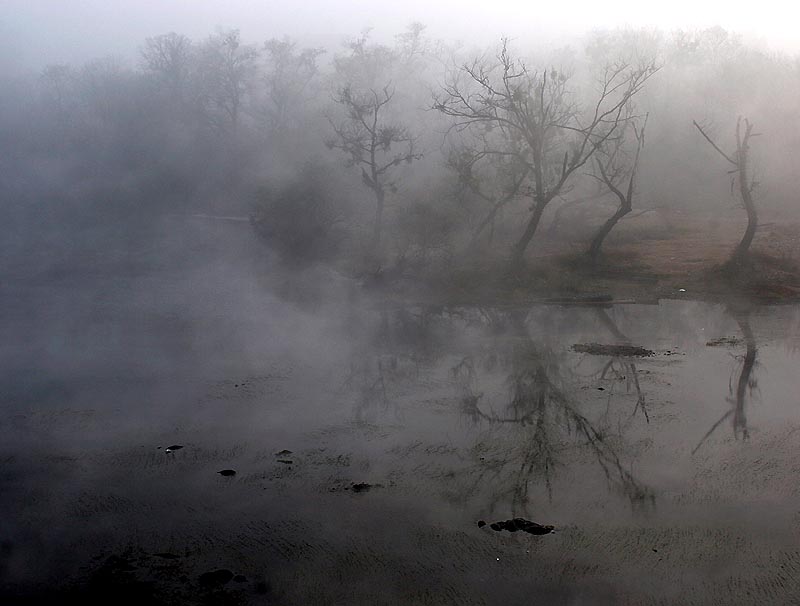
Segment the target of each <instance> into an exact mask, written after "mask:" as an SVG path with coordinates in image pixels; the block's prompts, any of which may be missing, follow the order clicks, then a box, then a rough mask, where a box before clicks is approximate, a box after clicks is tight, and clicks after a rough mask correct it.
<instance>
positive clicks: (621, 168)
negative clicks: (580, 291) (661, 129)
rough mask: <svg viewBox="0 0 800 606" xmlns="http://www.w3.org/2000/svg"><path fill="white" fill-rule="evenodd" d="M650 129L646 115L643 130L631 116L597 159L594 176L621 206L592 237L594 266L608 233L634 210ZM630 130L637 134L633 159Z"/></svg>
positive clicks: (600, 151)
mask: <svg viewBox="0 0 800 606" xmlns="http://www.w3.org/2000/svg"><path fill="white" fill-rule="evenodd" d="M646 126H647V116H646V115H645V117H644V122H643V123H642V126H641V128H640V127H639V126H638V125H637V123H636V120H635V118H632V117H630V116H629V117H628V119H627V120H626V121H625V124H624V125H623V127H622V128H621V129H620V130H621V132H620V134H619V135H618V136H617V137H614V138H613V140H612V139H609V140H607V141H606V145H604V146H603V148H602V149H600V150H598V153H597V154H596V156H595V158H594V165H595V169H596V172H595V173H592V176H593V177H595V178H596V179H598V180H599V181H600V182H601V183H603V184H604V185H605V187H607V188H608V190H609V191H610V192H611V193H613V194H614V195H615V196H616V197H617V199H618V200H619V206H618V207H617V210H616V212H615V213H614V214H613V215H611V216H610V217H609V218H608V219H607V220H606V222H605V223H603V225H602V226H601V227H600V229H598V230H597V233H596V234H595V235H594V237H593V238H592V242H591V244H590V245H589V250H588V251H587V254H588V255H589V258H590V259H591V261H592V262H593V263H594V262H596V261H597V258H598V257H599V256H600V248H601V247H602V246H603V242H604V241H605V239H606V237H607V236H608V234H610V233H611V230H612V229H614V227H615V226H616V225H617V223H619V222H620V220H621V219H622V218H623V217H624V216H625V215H627V214H628V213H630V212H631V210H633V195H634V190H635V183H636V171H637V169H638V168H639V154H640V153H641V151H642V148H643V147H644V130H645V127H646ZM629 131H633V138H634V142H635V151H634V154H633V158H630V156H629V155H628V154H627V153H626V150H625V145H626V139H627V138H628V133H629ZM625 181H627V187H626V186H625V185H624V182H625ZM622 187H625V192H624V193H623V191H622V189H621V188H622Z"/></svg>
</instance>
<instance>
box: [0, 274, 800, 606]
mask: <svg viewBox="0 0 800 606" xmlns="http://www.w3.org/2000/svg"><path fill="white" fill-rule="evenodd" d="M220 263H221V265H220V267H217V266H214V265H213V264H212V265H204V266H202V268H200V269H198V268H195V269H193V270H191V271H184V270H183V269H181V271H177V270H175V269H174V268H169V267H168V268H166V269H164V268H161V269H158V270H153V269H151V270H149V271H146V272H143V273H138V274H135V275H129V276H127V277H126V276H122V277H120V276H116V277H115V278H110V277H107V276H105V277H104V276H100V277H97V276H96V277H91V278H86V279H83V280H80V281H75V280H60V281H59V280H53V279H47V280H41V281H38V282H37V281H27V282H19V283H15V284H6V285H5V287H4V289H3V292H2V301H3V304H4V309H5V310H6V315H5V318H4V320H3V337H4V338H3V343H2V345H0V347H1V348H2V349H1V350H0V351H1V355H2V361H3V368H4V371H3V376H2V384H1V385H0V386H1V388H2V401H3V409H2V410H3V413H2V418H0V538H1V539H2V554H1V555H0V557H1V558H2V560H1V561H2V566H0V584H1V585H0V587H2V591H3V593H5V594H6V595H7V596H10V597H12V598H14V599H20V600H22V599H29V600H31V603H44V602H47V601H58V599H61V597H63V596H65V595H72V596H80V597H81V599H83V600H84V601H89V602H91V601H92V600H97V601H100V600H103V601H107V600H112V601H115V602H116V603H126V602H125V600H126V599H129V600H131V602H132V603H133V602H136V603H225V604H228V603H270V604H273V603H276V604H495V603H496V604H507V603H523V602H524V603H544V604H625V603H628V604H690V603H697V604H745V603H753V604H764V603H789V602H793V601H797V600H799V599H800V587H798V580H797V579H798V578H800V576H798V572H800V570H799V569H800V551H799V550H798V547H797V545H798V538H800V525H799V524H800V517H799V516H800V514H799V513H798V512H800V489H798V487H797V481H796V477H797V473H798V465H800V462H798V458H797V454H796V453H797V452H798V448H799V447H800V432H798V431H796V430H797V428H798V427H800V407H799V406H798V405H799V404H800V402H798V393H800V389H799V388H800V376H798V372H797V369H798V357H799V356H800V353H799V352H800V307H798V306H778V307H763V306H762V307H757V306H752V305H744V304H742V303H741V302H739V303H735V302H729V303H721V304H709V303H700V302H692V301H661V302H660V303H659V304H658V305H635V304H629V305H612V306H606V307H599V306H558V305H531V306H528V307H515V308H503V307H483V308H478V307H452V308H447V307H438V308H435V307H426V306H418V305H410V304H409V305H400V304H397V303H394V302H387V301H386V300H382V299H379V298H376V297H368V296H365V295H362V293H360V291H358V290H357V289H355V288H354V287H353V285H352V284H349V283H346V282H342V281H341V280H338V279H337V278H335V277H331V275H330V274H328V273H325V272H321V273H319V274H316V275H315V276H314V277H313V278H311V279H308V280H306V281H305V282H303V283H300V282H297V281H291V280H290V281H288V282H287V281H285V280H277V279H275V278H270V277H269V274H268V273H267V275H266V277H264V276H261V277H260V278H256V277H254V275H255V274H254V273H253V268H252V267H251V266H248V265H239V266H229V265H225V264H224V263H223V262H220ZM234 267H235V268H234ZM209 275H214V276H215V279H214V280H210V279H208V276H209ZM321 291H324V292H325V293H326V296H324V297H318V296H317V295H318V294H319V292H321ZM309 293H310V294H309ZM298 298H299V299H300V300H301V302H300V303H298ZM720 338H722V339H723V341H721V342H719V343H715V340H718V339H720ZM592 343H597V344H603V345H609V344H616V345H623V344H628V345H635V346H640V347H644V348H647V349H649V350H652V351H653V355H652V356H647V357H641V356H639V357H629V356H609V355H592V354H589V353H580V352H577V351H575V350H574V346H575V345H581V344H584V345H585V344H592ZM578 349H580V347H579V348H578ZM175 444H177V445H182V446H183V448H182V449H180V450H177V451H175V452H172V453H167V452H166V451H165V449H166V447H167V446H170V445H175ZM283 450H289V451H291V453H284V454H277V453H279V452H281V451H283ZM222 469H234V470H235V471H236V472H237V473H236V475H235V476H234V477H222V476H220V475H219V474H218V473H217V472H218V471H220V470H222ZM361 483H368V484H370V488H369V489H368V490H361V491H357V490H354V485H358V484H361ZM514 517H524V518H526V519H529V520H532V521H534V522H537V523H540V524H549V525H553V526H555V531H554V532H553V533H552V534H548V535H544V536H531V535H527V534H524V533H519V532H518V533H515V534H511V533H508V532H495V531H493V530H491V529H490V527H489V526H483V527H479V526H478V524H477V523H478V521H486V522H488V523H491V522H495V521H501V520H506V519H510V518H514ZM155 554H161V555H155ZM164 554H168V555H170V556H175V557H164ZM120 562H122V564H120ZM216 569H228V570H230V571H232V572H233V573H235V574H241V575H244V577H246V580H242V579H239V582H234V581H231V582H228V583H226V584H224V585H214V584H211V585H209V584H207V583H201V582H200V581H199V580H198V579H199V578H200V575H201V574H202V573H205V572H208V571H213V570H216Z"/></svg>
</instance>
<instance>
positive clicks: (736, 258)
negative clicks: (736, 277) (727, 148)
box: [692, 116, 760, 266]
mask: <svg viewBox="0 0 800 606" xmlns="http://www.w3.org/2000/svg"><path fill="white" fill-rule="evenodd" d="M692 123H693V124H694V125H695V127H696V128H697V130H699V131H700V134H701V135H703V138H704V139H705V140H706V141H708V143H709V144H710V145H711V147H713V148H714V149H715V150H716V151H717V153H718V154H719V155H721V156H722V157H723V158H725V160H727V161H728V163H729V164H731V165H732V166H733V168H732V169H731V170H730V171H728V173H729V174H731V175H733V178H732V180H731V191H733V188H734V184H735V183H737V182H738V185H739V195H740V196H741V198H742V205H743V206H744V210H745V212H746V213H747V228H746V229H745V231H744V235H743V236H742V240H741V241H740V242H739V244H738V246H737V247H736V249H735V250H734V251H733V254H732V255H731V258H730V260H729V261H728V263H729V265H730V266H736V265H740V264H741V263H742V262H744V261H746V260H747V256H748V252H749V250H750V245H751V244H752V243H753V237H754V236H755V235H756V229H757V228H758V214H757V213H756V205H755V202H754V201H753V190H755V188H756V186H757V185H758V181H756V180H755V179H754V178H753V176H752V174H751V173H750V162H749V154H750V139H751V138H752V137H757V136H758V135H759V134H760V133H754V132H753V125H752V124H751V123H750V121H749V120H748V119H747V118H745V119H744V132H742V117H741V116H739V118H738V119H737V120H736V151H735V152H734V153H733V154H726V153H725V152H724V151H722V149H721V148H720V146H719V145H717V143H716V142H715V141H714V140H713V139H712V138H711V136H710V135H709V134H708V133H707V132H706V131H705V130H703V127H701V126H700V125H699V124H698V123H697V121H694V120H693V121H692Z"/></svg>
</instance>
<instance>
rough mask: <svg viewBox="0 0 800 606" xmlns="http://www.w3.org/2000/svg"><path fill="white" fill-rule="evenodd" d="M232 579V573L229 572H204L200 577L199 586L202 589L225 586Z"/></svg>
mask: <svg viewBox="0 0 800 606" xmlns="http://www.w3.org/2000/svg"><path fill="white" fill-rule="evenodd" d="M231 579H233V573H232V572H231V571H230V570H225V569H224V568H223V569H220V570H212V571H210V572H204V573H203V574H201V575H200V585H202V586H203V587H214V586H215V585H225V584H226V583H230V581H231Z"/></svg>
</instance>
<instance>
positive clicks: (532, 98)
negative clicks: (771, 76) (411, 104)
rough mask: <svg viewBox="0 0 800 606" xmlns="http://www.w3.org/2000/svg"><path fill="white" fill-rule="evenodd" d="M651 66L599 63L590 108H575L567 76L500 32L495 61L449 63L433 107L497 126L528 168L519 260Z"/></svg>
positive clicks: (462, 124)
mask: <svg viewBox="0 0 800 606" xmlns="http://www.w3.org/2000/svg"><path fill="white" fill-rule="evenodd" d="M656 71H657V67H656V66H655V65H654V63H652V62H647V63H643V64H641V65H638V66H635V67H634V66H631V65H629V64H628V63H625V62H620V63H617V64H615V65H612V66H609V67H607V68H606V69H605V71H604V73H603V75H602V77H601V78H600V82H599V90H598V91H597V94H596V96H595V100H594V103H593V104H592V107H591V109H589V110H588V111H586V112H584V111H581V108H580V107H579V105H578V103H577V101H576V100H575V95H574V94H573V93H571V91H570V90H569V89H568V83H569V81H570V76H569V75H567V74H565V73H563V72H559V71H557V70H555V69H552V70H531V69H529V68H528V66H527V65H526V64H525V63H524V62H523V61H521V60H519V59H516V58H514V57H513V56H512V54H511V52H510V51H509V49H508V41H507V40H503V43H502V46H501V49H500V52H499V54H498V55H497V57H496V60H494V61H485V60H480V59H477V60H475V61H473V62H472V63H471V64H464V65H462V66H461V67H459V68H457V69H455V70H454V71H453V72H452V73H451V74H450V75H449V76H448V78H447V79H446V81H445V83H444V85H443V87H442V88H443V90H442V93H441V94H440V95H438V96H437V97H436V98H435V100H434V105H433V107H434V108H435V109H437V110H439V111H440V112H442V113H443V114H445V115H447V116H450V117H452V118H454V120H455V122H454V126H453V127H454V128H457V129H467V128H480V129H486V128H496V127H499V126H503V127H504V128H505V129H506V131H507V132H508V135H509V136H510V137H514V138H516V139H518V140H519V141H520V142H521V151H520V154H519V157H520V160H521V161H523V162H525V163H526V164H527V165H528V166H529V169H530V180H531V181H532V186H531V187H530V190H529V196H530V198H531V199H532V201H533V206H532V209H531V215H530V217H529V219H528V220H527V222H526V225H525V230H524V232H523V234H522V236H521V237H520V238H519V240H518V241H517V243H516V244H515V246H514V247H513V250H512V264H513V265H514V266H519V265H520V264H521V262H522V259H523V255H524V253H525V250H526V249H527V247H528V244H529V243H530V242H531V240H532V238H533V236H534V234H535V233H536V229H537V227H538V225H539V221H540V219H541V217H542V214H543V213H544V210H545V208H546V207H547V205H548V204H549V203H550V202H551V201H552V200H553V199H555V198H556V197H557V196H559V195H560V194H562V193H564V192H565V189H566V187H567V185H568V182H569V180H570V178H571V177H572V175H573V174H574V173H575V171H577V170H578V169H580V168H581V167H582V166H584V165H585V164H586V163H587V162H588V161H589V159H590V158H591V157H592V156H593V154H594V153H595V152H596V151H597V149H599V148H600V147H601V146H602V145H603V144H604V142H605V141H606V140H607V139H608V138H609V137H611V136H613V135H614V133H615V132H616V131H617V129H618V128H619V127H620V126H621V123H622V121H623V120H624V117H623V110H624V108H625V106H626V104H627V103H628V102H629V101H630V99H631V98H633V97H634V96H635V95H636V94H637V93H638V92H639V91H640V90H642V88H643V86H644V85H645V83H646V82H647V80H648V79H649V78H650V77H651V76H652V75H653V74H654V73H655V72H656Z"/></svg>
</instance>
